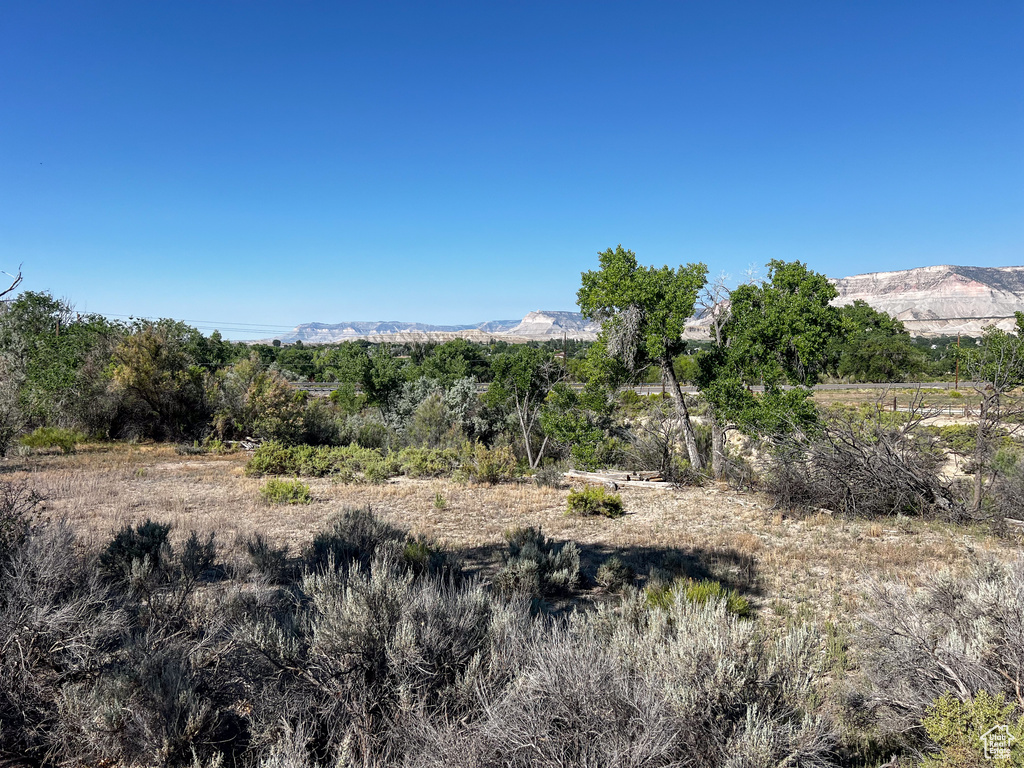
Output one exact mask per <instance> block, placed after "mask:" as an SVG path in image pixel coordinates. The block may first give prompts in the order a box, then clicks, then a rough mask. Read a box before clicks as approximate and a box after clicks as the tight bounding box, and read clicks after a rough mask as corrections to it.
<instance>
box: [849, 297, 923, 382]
mask: <svg viewBox="0 0 1024 768" xmlns="http://www.w3.org/2000/svg"><path fill="white" fill-rule="evenodd" d="M839 313H840V315H842V317H843V319H844V321H845V322H846V325H847V328H848V335H846V336H845V337H840V338H837V339H836V340H835V341H834V342H833V343H832V344H831V345H830V351H829V354H830V357H832V358H833V360H834V361H835V365H836V372H837V373H838V374H839V375H840V376H843V377H850V378H853V379H855V380H856V381H877V382H886V381H893V382H894V381H903V380H905V379H906V378H907V377H908V376H910V375H913V374H916V373H920V372H921V371H922V370H923V369H924V355H923V354H922V353H921V351H920V350H919V349H918V348H917V347H915V346H914V343H913V341H912V340H911V338H910V334H909V333H908V332H907V330H906V329H905V328H904V327H903V323H901V322H900V321H899V320H896V319H895V318H893V317H890V316H889V315H887V314H886V313H885V312H879V311H877V310H875V309H873V308H872V307H871V306H870V305H869V304H868V303H867V302H866V301H862V300H861V299H857V300H856V301H854V302H853V304H847V305H846V306H843V307H840V308H839Z"/></svg>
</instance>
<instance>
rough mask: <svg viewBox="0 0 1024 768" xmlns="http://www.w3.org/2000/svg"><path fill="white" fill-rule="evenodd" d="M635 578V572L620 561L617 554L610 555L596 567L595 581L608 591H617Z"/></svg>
mask: <svg viewBox="0 0 1024 768" xmlns="http://www.w3.org/2000/svg"><path fill="white" fill-rule="evenodd" d="M634 579H636V572H635V571H634V570H633V569H632V568H630V567H629V565H627V564H626V563H624V562H623V561H622V558H621V557H619V556H618V555H612V556H611V557H609V558H608V559H607V560H605V561H604V562H603V563H601V567H600V568H598V569H597V583H598V584H600V585H601V586H602V587H604V588H605V589H607V590H608V591H609V592H618V591H619V590H621V589H622V588H623V587H627V586H629V585H630V584H632V583H633V580H634Z"/></svg>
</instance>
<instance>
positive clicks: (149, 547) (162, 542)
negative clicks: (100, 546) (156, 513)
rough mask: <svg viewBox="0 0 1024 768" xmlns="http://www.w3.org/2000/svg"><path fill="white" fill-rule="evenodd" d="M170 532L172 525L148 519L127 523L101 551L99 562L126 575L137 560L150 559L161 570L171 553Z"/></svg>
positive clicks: (110, 570)
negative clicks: (168, 540) (135, 524)
mask: <svg viewBox="0 0 1024 768" xmlns="http://www.w3.org/2000/svg"><path fill="white" fill-rule="evenodd" d="M170 532H171V526H170V525H167V524H164V523H156V522H153V521H152V520H149V519H147V520H146V521H145V522H144V523H139V524H138V525H137V526H135V527H134V528H133V527H132V526H131V525H127V524H126V525H125V526H124V527H123V528H122V529H121V530H120V531H118V532H117V533H116V534H115V535H114V538H113V540H112V541H111V542H110V543H109V544H108V545H107V547H106V549H105V550H104V551H103V552H102V553H101V554H100V565H101V566H102V567H103V569H104V570H105V571H106V572H107V573H108V574H110V575H112V576H117V577H125V576H127V574H129V573H130V572H131V570H132V564H133V563H134V562H136V561H139V562H148V563H149V567H150V568H152V569H153V570H158V569H159V568H160V566H161V565H162V564H163V563H164V562H165V561H166V560H167V559H168V558H169V557H170V555H171V549H170V545H169V544H168V543H167V537H168V535H169V534H170Z"/></svg>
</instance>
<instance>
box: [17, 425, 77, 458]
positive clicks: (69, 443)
mask: <svg viewBox="0 0 1024 768" xmlns="http://www.w3.org/2000/svg"><path fill="white" fill-rule="evenodd" d="M84 441H85V435H83V434H82V433H81V432H76V431H75V430H73V429H61V428H60V427H39V428H38V429H36V430H35V431H34V432H32V434H30V435H25V436H24V437H22V438H21V444H22V445H24V446H25V447H26V448H35V449H42V450H45V449H48V448H60V450H61V452H62V453H65V454H68V453H74V452H75V447H76V446H77V445H78V444H79V443H81V442H84Z"/></svg>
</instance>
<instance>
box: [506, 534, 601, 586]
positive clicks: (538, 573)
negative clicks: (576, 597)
mask: <svg viewBox="0 0 1024 768" xmlns="http://www.w3.org/2000/svg"><path fill="white" fill-rule="evenodd" d="M505 541H507V542H508V552H507V553H506V555H505V563H504V565H503V566H502V567H501V570H499V571H498V574H497V575H496V576H495V580H494V581H495V586H496V588H497V589H498V591H499V592H502V593H504V594H517V593H519V594H526V595H528V596H530V597H535V598H539V597H547V596H551V595H556V594H564V593H566V592H568V591H570V590H572V589H575V588H576V586H577V585H578V584H579V582H580V575H581V574H580V550H579V547H577V546H576V542H573V541H569V542H565V543H562V544H555V543H554V542H550V541H548V540H547V539H546V538H545V537H544V534H543V533H541V531H540V530H539V529H537V528H512V529H510V530H507V531H505Z"/></svg>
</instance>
